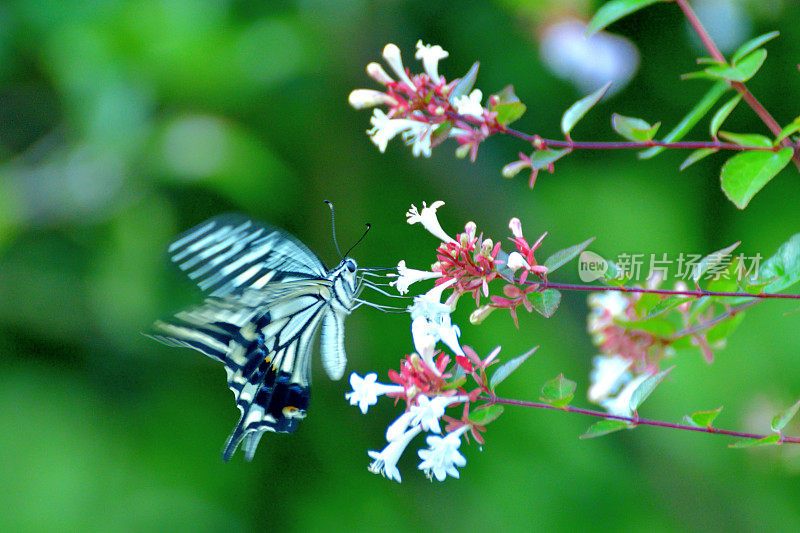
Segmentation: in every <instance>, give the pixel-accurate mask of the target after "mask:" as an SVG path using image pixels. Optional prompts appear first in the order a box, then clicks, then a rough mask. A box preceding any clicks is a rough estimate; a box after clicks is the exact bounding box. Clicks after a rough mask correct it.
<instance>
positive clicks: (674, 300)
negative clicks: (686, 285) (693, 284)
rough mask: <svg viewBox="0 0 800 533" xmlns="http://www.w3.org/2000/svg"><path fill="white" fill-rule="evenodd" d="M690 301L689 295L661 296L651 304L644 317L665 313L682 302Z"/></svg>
mask: <svg viewBox="0 0 800 533" xmlns="http://www.w3.org/2000/svg"><path fill="white" fill-rule="evenodd" d="M688 301H691V297H688V296H668V297H667V298H663V299H661V300H659V302H658V303H657V304H656V305H655V306H653V307H652V308H651V309H650V311H649V312H648V313H647V316H645V317H644V319H645V320H646V319H648V318H653V317H656V316H659V315H662V314H664V313H666V312H667V311H671V310H673V309H675V308H676V307H678V306H679V305H681V304H682V303H684V302H688Z"/></svg>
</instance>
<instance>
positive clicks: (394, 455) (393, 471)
mask: <svg viewBox="0 0 800 533" xmlns="http://www.w3.org/2000/svg"><path fill="white" fill-rule="evenodd" d="M421 432H422V428H421V427H419V426H415V427H413V428H411V429H409V430H408V431H406V432H405V433H403V434H402V435H401V436H399V437H398V438H396V439H395V440H393V441H392V442H390V443H389V444H387V445H386V447H385V448H384V449H383V450H381V451H380V452H376V451H375V450H369V451H368V452H367V454H369V456H370V457H371V458H372V464H370V465H369V471H370V472H372V473H373V474H381V475H382V476H385V477H387V478H389V479H394V480H395V481H397V482H398V483H400V482H401V481H402V479H401V478H400V471H399V470H398V469H397V461H398V460H400V456H401V455H403V451H405V449H406V447H407V446H408V443H409V442H411V439H413V438H414V437H416V436H417V435H419V434H420V433H421Z"/></svg>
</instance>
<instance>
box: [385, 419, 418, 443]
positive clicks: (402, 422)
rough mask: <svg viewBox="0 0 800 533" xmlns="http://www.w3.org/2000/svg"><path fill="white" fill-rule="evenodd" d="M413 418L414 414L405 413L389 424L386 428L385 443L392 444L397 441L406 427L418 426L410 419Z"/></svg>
mask: <svg viewBox="0 0 800 533" xmlns="http://www.w3.org/2000/svg"><path fill="white" fill-rule="evenodd" d="M413 418H414V413H411V412H406V413H403V414H402V415H400V416H399V417H397V420H395V421H394V422H392V423H391V424H389V427H388V428H386V442H392V441H393V440H397V439H398V438H400V437H402V436H403V433H405V431H406V429H408V426H416V425H418V424H416V423H413V422H412V419H413Z"/></svg>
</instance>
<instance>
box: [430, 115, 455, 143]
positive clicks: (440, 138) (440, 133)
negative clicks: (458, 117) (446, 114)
mask: <svg viewBox="0 0 800 533" xmlns="http://www.w3.org/2000/svg"><path fill="white" fill-rule="evenodd" d="M451 129H453V124H452V123H451V122H450V121H449V120H447V121H445V122H442V123H441V124H440V125H439V127H438V128H436V129H435V130H434V131H433V134H432V135H431V146H439V145H440V144H442V143H443V142H444V141H446V140H447V139H448V138H449V136H450V130H451Z"/></svg>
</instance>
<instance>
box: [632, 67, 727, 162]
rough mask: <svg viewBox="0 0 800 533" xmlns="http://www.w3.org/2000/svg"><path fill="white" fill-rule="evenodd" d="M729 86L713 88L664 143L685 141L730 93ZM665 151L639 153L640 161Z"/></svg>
mask: <svg viewBox="0 0 800 533" xmlns="http://www.w3.org/2000/svg"><path fill="white" fill-rule="evenodd" d="M728 89H729V87H728V85H727V84H726V83H725V82H723V81H719V82H717V83H715V84H714V85H712V86H711V89H709V90H708V92H707V93H706V94H705V95H704V96H703V98H702V99H701V100H700V101H699V102H697V105H695V106H694V107H693V108H692V110H691V111H689V113H688V114H687V115H686V116H685V117H683V119H681V121H680V122H679V123H678V125H677V126H675V127H674V128H673V129H672V131H670V132H669V133H667V135H666V136H664V139H663V140H664V142H667V143H671V142H676V141H679V140H681V139H683V137H684V135H686V134H687V133H689V131H690V130H691V129H692V128H693V127H694V126H695V124H697V123H698V122H699V121H700V119H701V118H703V117H704V116H706V113H708V112H709V111H710V110H711V108H712V107H714V104H716V103H717V100H719V99H720V98H722V95H723V94H725V93H726V92H727V91H728ZM663 150H664V147H663V146H654V147H652V148H648V149H647V150H644V151H642V152H640V153H639V159H650V158H651V157H654V156H656V155H658V154H660V153H661V152H662V151H663Z"/></svg>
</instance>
